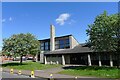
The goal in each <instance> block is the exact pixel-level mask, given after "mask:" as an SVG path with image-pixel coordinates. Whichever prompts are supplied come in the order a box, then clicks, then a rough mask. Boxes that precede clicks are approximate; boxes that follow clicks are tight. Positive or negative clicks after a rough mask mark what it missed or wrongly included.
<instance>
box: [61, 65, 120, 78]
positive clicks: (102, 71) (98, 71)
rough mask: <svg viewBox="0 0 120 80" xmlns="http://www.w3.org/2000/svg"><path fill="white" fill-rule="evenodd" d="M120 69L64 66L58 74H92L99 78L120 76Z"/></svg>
mask: <svg viewBox="0 0 120 80" xmlns="http://www.w3.org/2000/svg"><path fill="white" fill-rule="evenodd" d="M119 72H120V70H119V71H118V69H117V68H115V67H114V68H111V67H89V66H82V67H69V68H65V70H64V71H61V72H59V73H60V74H68V75H74V76H93V77H100V78H120V75H119Z"/></svg>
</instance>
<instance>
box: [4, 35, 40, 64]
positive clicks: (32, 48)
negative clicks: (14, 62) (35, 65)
mask: <svg viewBox="0 0 120 80" xmlns="http://www.w3.org/2000/svg"><path fill="white" fill-rule="evenodd" d="M3 51H6V52H9V53H12V54H13V55H19V56H20V64H22V57H23V55H27V54H32V55H36V54H37V53H39V52H40V43H39V41H38V40H37V39H36V37H35V36H34V35H32V34H30V33H26V34H24V33H20V34H14V35H12V36H11V37H9V38H7V39H3Z"/></svg>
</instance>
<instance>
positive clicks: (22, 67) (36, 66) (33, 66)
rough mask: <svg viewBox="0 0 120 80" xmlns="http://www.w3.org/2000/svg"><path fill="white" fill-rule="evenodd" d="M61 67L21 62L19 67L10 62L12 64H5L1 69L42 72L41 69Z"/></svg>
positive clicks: (17, 64)
mask: <svg viewBox="0 0 120 80" xmlns="http://www.w3.org/2000/svg"><path fill="white" fill-rule="evenodd" d="M58 66H61V65H58V64H54V65H50V64H46V65H45V64H40V63H38V62H32V61H31V62H23V64H22V65H20V64H19V63H17V62H12V63H6V64H3V65H2V67H5V68H13V69H19V70H42V69H48V68H54V67H58Z"/></svg>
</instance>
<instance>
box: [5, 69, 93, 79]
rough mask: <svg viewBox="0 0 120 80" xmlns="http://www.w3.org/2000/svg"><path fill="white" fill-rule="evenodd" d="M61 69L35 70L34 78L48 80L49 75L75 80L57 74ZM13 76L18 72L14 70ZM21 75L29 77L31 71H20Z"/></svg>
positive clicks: (6, 70) (7, 70) (68, 76)
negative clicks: (46, 79) (45, 79)
mask: <svg viewBox="0 0 120 80" xmlns="http://www.w3.org/2000/svg"><path fill="white" fill-rule="evenodd" d="M62 70H63V69H62V67H57V68H52V69H46V70H35V74H34V75H35V76H36V77H41V78H50V74H53V78H75V76H71V75H64V74H58V72H59V71H62ZM3 71H5V72H10V69H8V68H3ZM14 73H15V74H18V70H14ZM21 73H22V74H23V75H27V76H30V73H31V71H29V70H22V71H21ZM78 78H93V77H83V76H78Z"/></svg>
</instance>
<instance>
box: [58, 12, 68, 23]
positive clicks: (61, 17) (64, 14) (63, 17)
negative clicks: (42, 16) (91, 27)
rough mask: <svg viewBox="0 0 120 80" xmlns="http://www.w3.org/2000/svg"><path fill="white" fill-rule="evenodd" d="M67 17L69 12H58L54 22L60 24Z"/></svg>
mask: <svg viewBox="0 0 120 80" xmlns="http://www.w3.org/2000/svg"><path fill="white" fill-rule="evenodd" d="M69 17H70V14H69V13H63V14H60V15H59V17H58V18H57V19H56V23H57V24H60V25H64V24H65V21H67V20H68V18H69Z"/></svg>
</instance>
